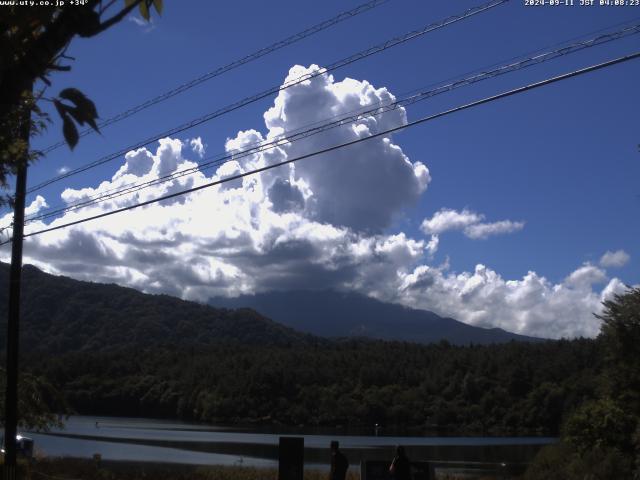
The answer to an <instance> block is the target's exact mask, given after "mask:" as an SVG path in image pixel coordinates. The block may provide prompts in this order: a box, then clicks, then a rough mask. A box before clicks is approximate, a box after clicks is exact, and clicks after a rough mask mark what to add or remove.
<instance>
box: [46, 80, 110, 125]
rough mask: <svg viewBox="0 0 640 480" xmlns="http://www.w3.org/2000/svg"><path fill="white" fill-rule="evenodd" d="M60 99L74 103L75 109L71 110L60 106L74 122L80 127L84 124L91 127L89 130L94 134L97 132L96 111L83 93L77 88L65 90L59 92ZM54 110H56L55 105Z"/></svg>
mask: <svg viewBox="0 0 640 480" xmlns="http://www.w3.org/2000/svg"><path fill="white" fill-rule="evenodd" d="M60 98H64V99H66V100H69V101H71V102H73V103H75V105H76V107H75V108H71V107H69V106H66V105H64V104H62V103H61V104H60V105H61V106H62V107H63V108H64V109H65V110H66V111H67V112H69V113H70V114H71V115H72V116H73V118H74V119H75V120H76V122H78V123H79V124H80V125H84V124H85V122H86V123H88V124H89V125H91V128H93V129H94V130H95V131H96V132H99V130H98V125H97V124H96V121H95V120H96V118H98V111H97V110H96V106H95V104H94V103H93V102H92V101H91V100H89V99H88V98H87V96H86V95H85V94H84V93H82V92H81V91H80V90H78V89H77V88H65V89H64V90H63V91H62V92H60ZM56 108H58V107H57V105H56Z"/></svg>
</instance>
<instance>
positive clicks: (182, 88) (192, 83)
mask: <svg viewBox="0 0 640 480" xmlns="http://www.w3.org/2000/svg"><path fill="white" fill-rule="evenodd" d="M388 1H389V0H371V1H369V2H366V3H363V4H362V5H358V6H357V7H355V8H352V9H351V10H347V11H346V12H342V13H340V14H338V15H336V16H335V17H333V18H330V19H328V20H325V21H323V22H321V23H318V24H317V25H314V26H312V27H310V28H307V29H306V30H303V31H301V32H298V33H295V34H293V35H291V36H289V37H287V38H285V39H283V40H280V41H278V42H275V43H273V44H271V45H269V46H268V47H264V48H261V49H260V50H257V51H255V52H253V53H250V54H249V55H246V56H244V57H242V58H240V59H239V60H235V61H233V62H231V63H229V64H227V65H224V66H222V67H218V68H216V69H215V70H212V71H210V72H208V73H205V74H204V75H201V76H199V77H197V78H194V79H193V80H189V81H188V82H185V83H183V84H182V85H178V86H177V87H175V88H172V89H171V90H169V91H167V92H165V93H162V94H160V95H158V96H156V97H153V98H151V99H149V100H147V101H145V102H143V103H141V104H139V105H136V106H134V107H131V108H129V109H128V110H125V111H124V112H121V113H118V114H117V115H114V116H113V117H110V118H108V119H106V120H104V121H102V122H100V123H99V124H98V127H99V128H100V129H103V128H104V127H106V126H108V125H112V124H114V123H117V122H120V121H121V120H124V119H125V118H128V117H130V116H132V115H135V114H136V113H138V112H141V111H142V110H145V109H147V108H149V107H151V106H153V105H156V104H158V103H160V102H164V101H165V100H168V99H169V98H171V97H175V96H176V95H179V94H181V93H183V92H186V91H187V90H190V89H192V88H193V87H196V86H198V85H200V84H201V83H204V82H206V81H208V80H211V79H212V78H215V77H218V76H220V75H222V74H223V73H226V72H228V71H230V70H233V69H235V68H238V67H240V66H242V65H245V64H247V63H249V62H252V61H254V60H257V59H259V58H261V57H264V56H265V55H268V54H270V53H273V52H275V51H276V50H280V49H281V48H284V47H287V46H289V45H292V44H294V43H296V42H298V41H300V40H302V39H304V38H307V37H310V36H312V35H314V34H316V33H318V32H321V31H322V30H326V29H327V28H329V27H332V26H333V25H336V24H338V23H340V22H342V21H344V20H348V19H350V18H353V17H355V16H357V15H360V14H361V13H364V12H366V11H369V10H371V9H373V8H376V7H378V6H380V5H382V4H383V3H386V2H388ZM92 132H93V129H91V128H87V129H85V130H83V131H81V132H80V136H81V137H84V136H85V135H89V134H90V133H92ZM65 144H66V142H65V141H59V142H57V143H54V144H53V145H49V146H48V147H46V148H45V149H44V150H42V153H45V154H46V153H49V152H52V151H53V150H56V149H57V148H60V147H62V146H63V145H65Z"/></svg>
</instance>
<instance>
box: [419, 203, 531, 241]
mask: <svg viewBox="0 0 640 480" xmlns="http://www.w3.org/2000/svg"><path fill="white" fill-rule="evenodd" d="M484 218H485V216H484V215H482V214H479V213H475V212H472V211H471V210H468V209H466V208H465V209H464V210H462V211H461V212H458V211H457V210H453V209H448V208H443V209H440V210H439V211H438V212H436V213H434V214H433V216H432V217H431V218H426V219H424V221H423V222H422V225H421V226H420V229H421V230H422V231H423V232H424V233H426V234H431V235H438V234H441V233H444V232H447V231H450V230H462V232H463V233H464V234H465V236H467V237H468V238H472V239H474V240H477V239H486V238H489V237H490V236H493V235H501V234H505V233H513V232H516V231H518V230H522V229H523V228H524V222H514V221H511V220H500V221H498V222H492V223H484V222H482V220H484Z"/></svg>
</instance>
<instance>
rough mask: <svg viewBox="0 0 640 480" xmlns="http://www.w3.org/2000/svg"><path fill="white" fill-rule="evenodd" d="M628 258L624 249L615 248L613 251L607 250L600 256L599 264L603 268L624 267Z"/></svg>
mask: <svg viewBox="0 0 640 480" xmlns="http://www.w3.org/2000/svg"><path fill="white" fill-rule="evenodd" d="M630 259H631V256H630V255H629V254H628V253H627V252H625V251H624V250H616V251H615V252H611V251H609V250H607V252H605V254H604V255H602V257H601V258H600V266H602V267H605V268H617V267H624V266H625V265H626V264H627V263H629V260H630Z"/></svg>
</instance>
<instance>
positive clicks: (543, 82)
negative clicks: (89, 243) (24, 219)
mask: <svg viewBox="0 0 640 480" xmlns="http://www.w3.org/2000/svg"><path fill="white" fill-rule="evenodd" d="M636 58H640V52H636V53H633V54H631V55H626V56H624V57H619V58H616V59H613V60H609V61H606V62H603V63H599V64H596V65H591V66H589V67H585V68H582V69H579V70H574V71H572V72H569V73H564V74H562V75H558V76H555V77H551V78H548V79H545V80H541V81H539V82H535V83H531V84H529V85H525V86H523V87H519V88H515V89H512V90H509V91H506V92H503V93H499V94H497V95H493V96H490V97H485V98H483V99H481V100H476V101H474V102H471V103H467V104H465V105H461V106H458V107H454V108H451V109H449V110H445V111H443V112H439V113H436V114H433V115H428V116H426V117H422V118H420V119H418V120H414V121H412V122H409V123H407V124H405V125H400V126H398V127H394V128H390V129H387V130H385V131H382V132H378V133H375V134H372V135H370V136H368V137H363V138H359V139H356V140H352V141H349V142H345V143H341V144H339V145H334V146H332V147H328V148H324V149H321V150H318V151H315V152H312V153H308V154H305V155H301V156H298V157H295V158H292V159H289V160H284V161H282V162H278V163H274V164H271V165H267V166H264V167H260V168H256V169H254V170H251V171H248V172H244V173H240V174H238V175H233V176H231V177H227V178H224V179H222V180H216V181H214V182H210V183H206V184H204V185H199V186H197V187H193V188H189V189H186V190H181V191H179V192H174V193H171V194H167V195H163V196H161V197H158V198H154V199H151V200H147V201H144V202H139V203H137V204H134V205H129V206H127V207H123V208H119V209H116V210H111V211H109V212H104V213H101V214H98V215H93V216H91V217H86V218H83V219H80V220H75V221H73V222H68V223H64V224H61V225H56V226H55V227H49V228H45V229H42V230H38V231H35V232H31V233H28V234H25V235H24V238H26V237H32V236H35V235H41V234H43V233H47V232H52V231H55V230H60V229H62V228H67V227H71V226H74V225H78V224H81V223H86V222H89V221H91V220H97V219H100V218H104V217H108V216H111V215H115V214H117V213H122V212H126V211H128V210H133V209H135V208H139V207H144V206H147V205H151V204H153V203H157V202H161V201H164V200H169V199H171V198H175V197H178V196H182V195H186V194H188V193H193V192H197V191H199V190H204V189H205V188H210V187H215V186H217V185H221V184H223V183H227V182H232V181H235V180H240V179H242V178H244V177H248V176H250V175H255V174H256V173H262V172H265V171H267V170H271V169H274V168H277V167H281V166H283V165H287V164H290V163H294V162H297V161H300V160H304V159H307V158H311V157H315V156H318V155H321V154H324V153H329V152H332V151H334V150H338V149H340V148H345V147H349V146H352V145H355V144H358V143H361V142H365V141H368V140H371V139H374V138H378V137H381V136H384V135H389V134H391V133H394V132H397V131H399V130H403V129H406V128H410V127H414V126H416V125H419V124H422V123H426V122H428V121H432V120H435V119H437V118H441V117H445V116H447V115H451V114H453V113H456V112H460V111H462V110H467V109H469V108H473V107H477V106H480V105H484V104H486V103H490V102H493V101H496V100H500V99H503V98H506V97H510V96H513V95H516V94H520V93H524V92H526V91H529V90H533V89H536V88H540V87H543V86H545V85H549V84H551V83H556V82H560V81H563V80H567V79H569V78H572V77H577V76H579V75H584V74H586V73H589V72H593V71H596V70H600V69H603V68H607V67H611V66H613V65H617V64H619V63H624V62H628V61H630V60H634V59H636ZM10 241H11V239H9V240H6V241H4V242H2V243H0V246H1V245H5V244H7V243H9V242H10Z"/></svg>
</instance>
